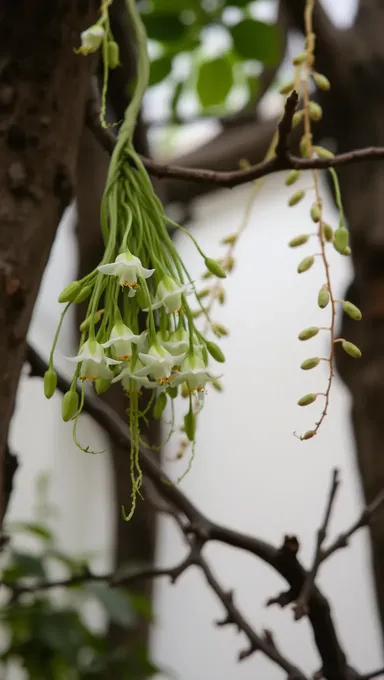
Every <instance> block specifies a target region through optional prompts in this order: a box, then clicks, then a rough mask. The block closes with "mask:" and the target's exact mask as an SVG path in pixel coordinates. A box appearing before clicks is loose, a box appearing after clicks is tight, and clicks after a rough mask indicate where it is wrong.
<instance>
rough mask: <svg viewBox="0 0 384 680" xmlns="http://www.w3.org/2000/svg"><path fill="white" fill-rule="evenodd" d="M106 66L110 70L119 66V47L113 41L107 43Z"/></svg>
mask: <svg viewBox="0 0 384 680" xmlns="http://www.w3.org/2000/svg"><path fill="white" fill-rule="evenodd" d="M108 66H109V68H111V69H113V68H116V67H117V66H120V53H119V46H118V44H117V42H115V41H114V40H112V41H111V42H109V43H108Z"/></svg>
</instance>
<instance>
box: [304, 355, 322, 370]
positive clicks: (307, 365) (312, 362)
mask: <svg viewBox="0 0 384 680" xmlns="http://www.w3.org/2000/svg"><path fill="white" fill-rule="evenodd" d="M319 363H320V359H319V357H313V358H312V359H305V360H304V361H303V363H302V364H301V366H300V368H302V369H303V371H310V370H311V368H316V366H318V365H319Z"/></svg>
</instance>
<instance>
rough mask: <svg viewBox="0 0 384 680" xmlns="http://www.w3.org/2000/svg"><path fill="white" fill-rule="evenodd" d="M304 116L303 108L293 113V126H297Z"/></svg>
mask: <svg viewBox="0 0 384 680" xmlns="http://www.w3.org/2000/svg"><path fill="white" fill-rule="evenodd" d="M303 118H304V111H303V110H301V111H296V112H295V113H294V114H293V118H292V127H296V125H298V124H299V123H301V121H302V120H303Z"/></svg>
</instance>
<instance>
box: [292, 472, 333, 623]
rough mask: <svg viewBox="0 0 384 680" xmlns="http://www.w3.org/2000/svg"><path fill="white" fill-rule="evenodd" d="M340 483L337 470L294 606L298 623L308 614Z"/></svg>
mask: <svg viewBox="0 0 384 680" xmlns="http://www.w3.org/2000/svg"><path fill="white" fill-rule="evenodd" d="M339 484H340V481H339V471H338V470H337V469H334V470H333V473H332V480H331V486H330V489H329V494H328V500H327V505H326V508H325V513H324V519H323V522H322V524H321V526H320V528H319V529H318V532H317V541H316V548H315V556H314V558H313V563H312V567H311V569H310V571H309V572H308V575H307V577H306V579H305V581H304V585H303V588H302V590H301V593H300V595H299V597H298V598H297V600H296V604H295V606H294V614H295V620H296V621H298V620H299V619H301V618H302V616H305V615H306V614H307V613H308V600H309V598H310V596H311V591H312V588H313V586H314V583H315V578H316V576H317V572H318V569H319V567H320V564H321V561H322V559H321V557H322V555H321V546H322V545H323V543H324V541H325V539H326V536H327V530H328V526H329V521H330V519H331V514H332V509H333V504H334V501H335V498H336V494H337V490H338V487H339Z"/></svg>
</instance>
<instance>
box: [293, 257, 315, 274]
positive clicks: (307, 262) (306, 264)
mask: <svg viewBox="0 0 384 680" xmlns="http://www.w3.org/2000/svg"><path fill="white" fill-rule="evenodd" d="M314 261H315V258H314V257H313V255H310V256H309V257H305V258H304V260H301V262H300V263H299V264H298V266H297V271H298V273H299V274H302V273H303V272H306V271H308V269H310V268H311V267H312V265H313V263H314Z"/></svg>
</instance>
